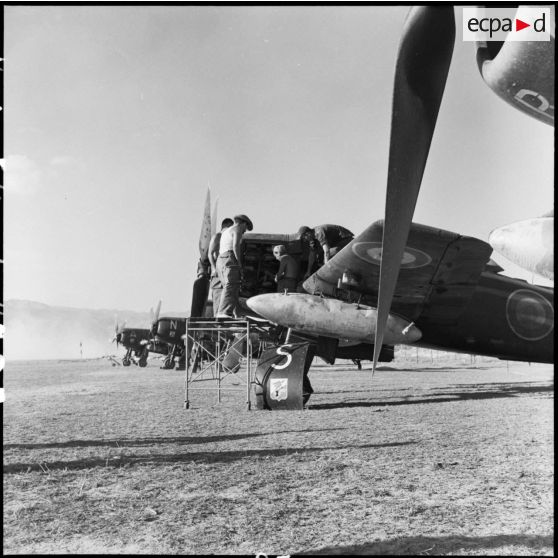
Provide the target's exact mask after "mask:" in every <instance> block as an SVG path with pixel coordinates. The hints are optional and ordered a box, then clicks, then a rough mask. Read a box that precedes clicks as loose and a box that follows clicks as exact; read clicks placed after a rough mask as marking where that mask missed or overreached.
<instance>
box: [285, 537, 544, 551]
mask: <svg viewBox="0 0 558 558" xmlns="http://www.w3.org/2000/svg"><path fill="white" fill-rule="evenodd" d="M510 546H514V547H517V546H520V547H524V548H525V547H527V548H528V549H529V551H530V552H529V555H533V554H541V553H542V552H544V553H545V554H546V553H547V552H548V551H551V552H552V549H553V547H554V537H553V536H550V535H522V534H518V535H494V536H487V537H463V536H460V535H455V536H447V537H400V538H397V539H393V540H387V541H378V542H371V543H366V544H362V545H356V546H331V547H326V548H321V549H317V550H311V551H308V552H302V553H296V554H293V555H292V556H303V555H306V554H311V555H328V554H329V555H332V554H333V555H335V554H341V555H353V554H356V555H376V556H378V555H383V554H387V555H399V556H402V555H407V556H408V555H416V556H441V555H448V554H453V553H455V552H460V553H461V552H464V553H465V555H467V553H468V552H467V551H474V552H475V555H479V556H482V555H483V552H482V551H483V550H488V549H494V548H500V547H510Z"/></svg>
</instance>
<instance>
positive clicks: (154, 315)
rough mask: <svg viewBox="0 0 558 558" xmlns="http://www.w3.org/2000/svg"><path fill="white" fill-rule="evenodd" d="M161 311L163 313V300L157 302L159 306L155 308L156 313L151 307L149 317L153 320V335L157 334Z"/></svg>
mask: <svg viewBox="0 0 558 558" xmlns="http://www.w3.org/2000/svg"><path fill="white" fill-rule="evenodd" d="M160 313H161V301H160V300H159V302H158V303H157V308H155V313H153V308H150V309H149V319H150V322H151V331H152V333H153V335H155V333H156V331H155V327H156V325H157V322H158V321H159V314H160Z"/></svg>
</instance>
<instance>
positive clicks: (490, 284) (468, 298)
mask: <svg viewBox="0 0 558 558" xmlns="http://www.w3.org/2000/svg"><path fill="white" fill-rule="evenodd" d="M454 38H455V22H454V14H453V7H442V8H439V7H422V6H421V7H415V8H412V9H411V10H410V13H409V16H408V18H407V20H406V23H405V29H404V32H403V37H402V41H401V44H400V48H399V53H398V57H397V63H396V71H395V85H394V96H393V112H392V129H391V139H390V155H389V164H388V185H387V194H386V211H385V219H384V221H380V222H377V223H374V224H372V225H371V226H370V227H368V228H367V229H366V230H365V231H364V232H363V233H362V234H361V235H359V236H358V237H357V238H355V239H354V240H353V241H352V242H351V244H349V245H348V246H346V247H345V248H344V249H343V250H342V251H341V252H340V253H339V254H337V255H336V256H335V257H334V258H332V260H331V261H330V262H328V263H327V264H326V265H324V266H323V267H322V268H321V269H320V270H319V271H318V272H316V273H315V274H314V276H312V277H310V278H309V279H308V280H307V281H306V282H305V283H304V289H305V290H306V291H307V292H308V293H309V294H297V295H287V296H284V295H277V294H275V295H262V296H257V297H255V298H251V299H248V301H247V304H248V306H249V307H251V308H252V309H253V310H254V311H256V312H258V313H259V314H260V315H262V316H264V317H266V318H267V319H269V320H271V321H275V322H276V323H279V324H282V325H285V326H287V327H292V328H295V329H297V330H303V331H311V332H313V333H316V334H318V335H320V336H322V335H323V336H327V337H328V338H329V339H332V341H331V343H336V342H338V340H339V339H343V338H345V339H347V338H348V337H349V335H351V336H352V338H353V339H354V340H360V341H363V340H365V339H366V340H367V341H368V343H369V344H372V345H373V347H374V355H373V367H374V368H375V367H376V364H377V361H378V357H379V354H380V350H381V348H382V346H383V344H384V341H388V342H394V343H398V342H404V343H405V342H406V343H416V344H417V345H419V346H427V347H431V348H440V349H449V350H453V351H465V352H468V353H476V354H483V355H489V356H497V357H499V358H505V359H509V360H512V359H514V360H525V361H536V362H552V360H553V342H552V335H551V334H552V331H553V328H554V309H553V290H552V289H546V288H543V287H536V286H532V285H528V284H527V283H525V282H522V281H518V280H515V279H510V278H507V277H505V276H502V275H499V274H498V272H497V270H496V269H495V267H494V265H493V264H491V262H490V254H491V251H492V250H491V247H490V246H489V245H488V244H487V243H485V242H483V241H481V240H478V239H474V238H469V237H463V236H460V235H458V234H455V233H451V232H449V231H441V230H437V229H433V228H431V227H425V226H421V225H416V224H412V217H413V213H414V208H415V205H416V201H417V197H418V192H419V189H420V184H421V180H422V175H423V172H424V168H425V165H426V160H427V157H428V151H429V148H430V143H431V140H432V136H433V133H434V128H435V124H436V119H437V115H438V110H439V107H440V103H441V100H442V95H443V91H444V87H445V82H446V77H447V73H448V69H449V64H450V60H451V55H452V51H453V43H454ZM553 42H554V40H553V38H552V44H546V43H544V44H543V46H542V47H541V46H539V45H540V44H541V43H539V44H537V45H535V46H533V45H534V43H515V45H514V46H513V47H510V48H508V47H509V45H507V44H505V43H504V44H503V45H502V44H500V45H491V46H490V47H486V46H481V45H479V57H478V58H479V66H480V69H481V74H482V75H483V78H484V79H485V81H487V83H488V84H489V85H490V86H491V87H492V88H494V89H495V90H496V91H497V93H498V94H499V95H501V96H503V97H504V98H506V100H508V101H509V102H510V103H512V104H516V105H518V106H519V107H520V108H521V110H523V111H526V112H529V113H532V114H533V115H534V116H535V117H537V118H539V119H541V120H543V121H545V122H547V123H548V122H549V121H552V122H553V114H550V113H549V112H548V111H547V112H544V114H542V113H541V111H540V110H539V109H540V107H537V106H535V107H530V106H529V105H528V104H526V103H525V99H526V98H525V96H523V97H522V98H521V99H519V100H518V99H517V95H518V91H519V90H520V89H518V88H521V87H523V88H525V87H526V86H527V84H529V83H530V82H529V79H531V81H533V79H535V80H537V79H538V80H539V81H544V83H543V84H540V83H539V84H538V85H537V87H538V89H537V90H540V91H543V90H544V93H545V95H546V98H548V99H550V101H551V103H552V105H553V100H554V93H553V81H554V79H553V76H554V73H553V56H554V55H553V52H554V44H553ZM517 45H521V46H519V47H518V46H517ZM510 52H512V53H513V54H514V56H515V57H514V56H512V55H511V54H510ZM518 56H519V57H520V58H521V59H522V60H523V61H524V62H525V64H524V65H522V66H521V68H522V69H525V68H526V70H525V72H524V73H527V74H528V75H526V76H525V75H523V76H517V75H515V74H514V73H513V72H514V60H517V57H518ZM541 56H542V57H543V58H544V62H543V66H545V65H548V60H549V59H550V60H551V63H550V66H549V67H550V68H551V70H552V71H551V72H549V73H548V74H545V73H544V72H543V73H542V74H537V73H534V74H533V73H531V75H529V71H528V70H529V60H531V61H532V63H536V62H537V61H538V59H539V57H541ZM533 59H534V60H533ZM532 67H533V64H531V68H532ZM537 68H538V67H537ZM543 74H544V75H543ZM514 76H515V77H514ZM541 76H542V77H541ZM513 79H515V81H513ZM503 84H507V85H508V86H509V87H507V88H506V87H503ZM531 85H532V84H531ZM533 87H535V86H533ZM552 110H553V107H552ZM317 295H319V297H318V296H317ZM401 319H403V321H401ZM401 336H405V337H406V340H401Z"/></svg>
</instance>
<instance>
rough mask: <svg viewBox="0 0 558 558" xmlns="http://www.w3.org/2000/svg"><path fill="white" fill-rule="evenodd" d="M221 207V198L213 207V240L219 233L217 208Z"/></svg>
mask: <svg viewBox="0 0 558 558" xmlns="http://www.w3.org/2000/svg"><path fill="white" fill-rule="evenodd" d="M218 205H219V198H217V199H216V200H215V203H214V205H213V214H212V215H211V238H213V237H214V236H215V233H216V232H217V206H218Z"/></svg>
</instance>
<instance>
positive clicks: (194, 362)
mask: <svg viewBox="0 0 558 558" xmlns="http://www.w3.org/2000/svg"><path fill="white" fill-rule="evenodd" d="M260 330H261V326H260V325H258V324H257V323H255V322H253V321H250V320H249V319H246V318H242V319H235V318H230V319H229V318H218V319H215V318H187V319H186V333H185V335H184V337H183V340H184V343H185V354H186V356H187V358H186V375H185V378H184V408H185V409H189V408H190V403H191V399H190V398H191V397H192V395H193V393H192V392H194V391H199V390H205V391H208V390H209V391H215V392H216V395H217V403H221V400H222V395H223V392H235V391H236V392H240V391H245V392H246V407H247V409H248V410H250V409H251V407H252V404H251V399H250V391H251V387H252V382H253V378H254V373H255V370H253V368H254V364H253V359H252V355H253V345H254V346H256V348H257V343H258V339H259V333H260ZM242 364H245V371H246V373H245V374H243V373H242V372H241V371H240V369H241V367H242V366H241V365H242ZM237 373H238V376H235V377H239V379H240V378H244V380H245V384H246V385H245V387H244V388H239V387H235V386H238V385H239V384H238V382H237V383H236V384H231V383H230V382H228V381H227V378H229V379H230V378H232V377H233V376H232V375H236V374H237ZM194 382H196V385H194ZM202 382H204V383H203V384H202Z"/></svg>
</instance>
